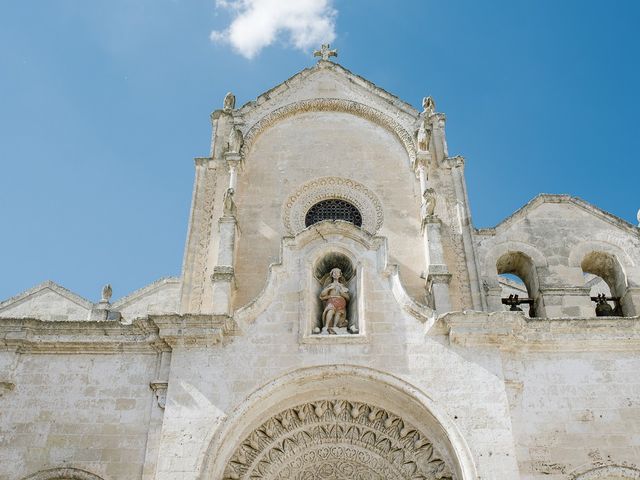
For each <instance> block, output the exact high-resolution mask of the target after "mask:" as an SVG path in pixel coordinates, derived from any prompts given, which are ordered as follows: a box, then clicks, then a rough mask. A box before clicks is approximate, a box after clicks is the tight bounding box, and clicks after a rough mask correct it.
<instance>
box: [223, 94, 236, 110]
mask: <svg viewBox="0 0 640 480" xmlns="http://www.w3.org/2000/svg"><path fill="white" fill-rule="evenodd" d="M234 108H236V96H235V95H234V94H233V93H231V92H229V93H227V94H226V95H225V96H224V100H223V101H222V109H223V110H224V111H225V112H230V111H231V110H233V109H234Z"/></svg>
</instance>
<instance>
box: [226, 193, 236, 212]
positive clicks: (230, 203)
mask: <svg viewBox="0 0 640 480" xmlns="http://www.w3.org/2000/svg"><path fill="white" fill-rule="evenodd" d="M234 193H235V192H234V190H233V188H227V190H226V191H225V192H224V198H223V213H224V214H225V215H232V216H235V213H236V202H235V201H234V200H233V194H234Z"/></svg>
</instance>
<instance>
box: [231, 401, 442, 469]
mask: <svg viewBox="0 0 640 480" xmlns="http://www.w3.org/2000/svg"><path fill="white" fill-rule="evenodd" d="M223 478H224V480H245V479H246V480H248V479H252V478H263V479H265V480H266V479H274V480H275V479H277V480H320V479H335V480H347V479H352V478H367V479H369V478H371V479H380V480H382V479H387V478H396V479H407V480H410V479H411V480H414V479H423V480H436V479H438V480H453V479H454V478H455V476H454V475H453V474H452V470H451V468H450V467H449V466H448V465H447V464H446V463H445V461H444V460H443V459H442V457H441V455H440V453H439V452H438V451H437V449H436V447H434V445H433V443H432V442H431V441H430V440H429V439H428V438H427V437H426V436H425V435H424V434H423V433H422V432H421V431H419V430H418V429H417V428H416V427H414V426H413V425H411V424H409V423H407V422H406V421H405V420H404V419H403V418H402V417H400V416H398V415H397V414H395V413H392V412H390V411H388V410H386V409H383V408H380V407H377V406H374V405H370V404H368V403H364V402H358V401H351V400H345V399H332V400H318V401H316V402H308V403H304V404H301V405H298V406H296V407H293V408H289V409H286V410H284V411H282V412H280V413H279V414H276V415H274V416H273V417H271V418H269V419H268V420H266V421H265V422H264V423H263V424H262V425H261V426H260V427H258V428H257V429H255V430H254V431H252V432H251V433H250V434H249V435H248V436H247V437H246V438H245V439H244V440H243V441H242V442H241V443H240V445H239V446H238V447H237V448H236V450H235V452H234V453H233V455H232V457H231V459H230V460H229V462H228V463H227V466H226V469H225V473H224V476H223Z"/></svg>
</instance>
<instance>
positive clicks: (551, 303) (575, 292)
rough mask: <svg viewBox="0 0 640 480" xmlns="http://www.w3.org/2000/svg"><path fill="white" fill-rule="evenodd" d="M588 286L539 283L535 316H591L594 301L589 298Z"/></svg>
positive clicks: (593, 314)
mask: <svg viewBox="0 0 640 480" xmlns="http://www.w3.org/2000/svg"><path fill="white" fill-rule="evenodd" d="M589 291H590V289H589V288H588V287H575V286H568V285H540V289H539V292H538V298H534V300H535V301H536V303H535V308H536V316H537V317H546V318H592V317H595V316H596V312H595V307H596V305H595V303H593V302H592V301H591V300H590V298H589Z"/></svg>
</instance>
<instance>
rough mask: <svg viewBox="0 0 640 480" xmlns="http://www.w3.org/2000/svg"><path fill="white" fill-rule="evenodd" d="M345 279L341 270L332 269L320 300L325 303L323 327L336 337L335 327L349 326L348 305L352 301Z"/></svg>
mask: <svg viewBox="0 0 640 480" xmlns="http://www.w3.org/2000/svg"><path fill="white" fill-rule="evenodd" d="M344 283H345V279H344V277H343V276H342V271H341V270H340V269H339V268H332V269H331V272H330V273H329V278H327V279H326V280H325V284H324V288H323V289H322V291H321V292H320V300H322V301H323V302H325V304H324V311H323V312H322V327H323V329H325V328H326V330H327V333H328V334H330V335H336V331H335V330H334V327H337V328H344V327H348V326H349V320H348V319H347V304H348V302H349V300H350V298H351V297H350V295H349V289H348V288H347V287H346V286H345V285H344Z"/></svg>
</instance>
